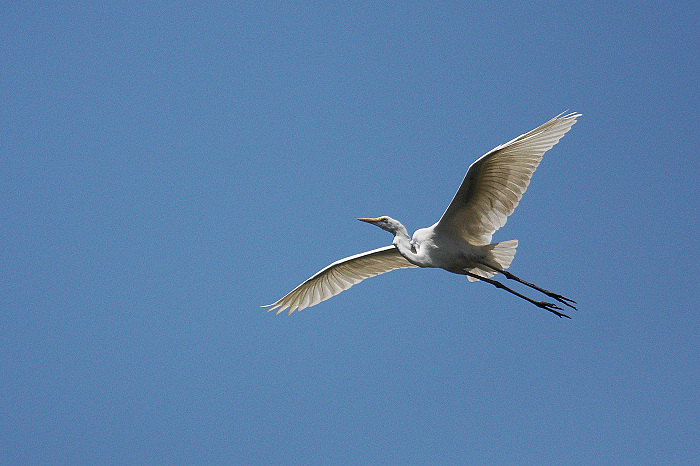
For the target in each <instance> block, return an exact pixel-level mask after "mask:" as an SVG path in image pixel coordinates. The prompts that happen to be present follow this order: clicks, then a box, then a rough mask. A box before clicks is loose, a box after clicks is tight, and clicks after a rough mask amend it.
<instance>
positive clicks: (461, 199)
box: [435, 113, 581, 246]
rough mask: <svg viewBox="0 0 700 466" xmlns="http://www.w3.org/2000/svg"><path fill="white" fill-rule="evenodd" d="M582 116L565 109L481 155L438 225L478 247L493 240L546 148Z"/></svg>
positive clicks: (523, 190) (549, 147)
mask: <svg viewBox="0 0 700 466" xmlns="http://www.w3.org/2000/svg"><path fill="white" fill-rule="evenodd" d="M562 115H563V116H562ZM579 116H581V115H580V114H578V113H569V114H567V115H564V114H560V115H558V116H556V117H554V118H552V119H551V120H549V121H548V122H547V123H545V124H543V125H542V126H540V127H538V128H535V129H533V130H532V131H530V132H529V133H525V134H522V135H520V136H518V137H517V138H515V139H513V140H512V141H510V142H507V143H505V144H503V145H500V146H498V147H496V148H495V149H493V150H491V151H490V152H488V153H487V154H485V155H483V156H481V157H480V158H479V159H478V160H477V161H476V162H474V163H473V164H471V166H470V167H469V170H468V171H467V174H466V176H465V177H464V180H463V181H462V184H461V186H460V187H459V189H458V190H457V194H456V195H455V197H454V199H452V202H451V203H450V205H449V206H448V207H447V210H446V211H445V213H444V214H443V215H442V217H441V218H440V221H439V222H438V223H437V225H436V226H435V229H436V230H437V231H439V230H442V231H444V232H449V233H452V234H456V235H459V236H461V237H462V238H464V239H466V240H468V241H469V242H470V243H472V244H474V245H476V246H481V245H485V244H489V243H490V242H491V237H492V236H493V233H494V232H495V231H496V230H498V229H499V228H501V227H502V226H503V225H505V224H506V220H507V218H508V216H509V215H510V214H512V213H513V211H514V210H515V208H516V207H517V205H518V203H519V202H520V199H521V198H522V196H523V193H524V192H525V190H526V189H527V186H528V185H529V184H530V178H532V174H533V173H534V172H535V169H536V168H537V166H538V165H539V164H540V161H541V160H542V156H543V155H544V153H545V152H547V151H548V150H549V149H551V148H552V147H553V146H554V145H555V144H556V143H557V142H559V140H560V139H561V138H562V137H563V136H564V134H566V132H567V131H569V129H571V127H572V126H573V124H574V123H576V118H578V117H579Z"/></svg>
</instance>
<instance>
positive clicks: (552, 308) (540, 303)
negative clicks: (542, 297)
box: [466, 272, 571, 319]
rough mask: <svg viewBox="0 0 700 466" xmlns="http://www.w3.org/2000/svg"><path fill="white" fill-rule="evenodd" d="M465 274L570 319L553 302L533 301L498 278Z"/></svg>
mask: <svg viewBox="0 0 700 466" xmlns="http://www.w3.org/2000/svg"><path fill="white" fill-rule="evenodd" d="M466 274H467V276H469V277H472V278H476V279H477V280H482V281H485V282H486V283H490V284H492V285H493V286H495V287H496V288H500V289H502V290H506V291H507V292H509V293H512V294H514V295H515V296H517V297H519V298H522V299H524V300H525V301H527V302H530V303H532V304H534V305H535V306H537V307H540V308H542V309H546V310H548V311H549V312H551V313H553V314H556V315H557V316H559V317H566V318H567V319H571V317H569V316H567V315H566V314H563V313H561V312H559V311H558V310H561V308H560V307H559V306H557V305H556V304H554V303H548V302H545V301H535V300H534V299H531V298H528V297H527V296H525V295H524V294H520V293H518V292H517V291H515V290H513V289H511V288H508V287H507V286H506V285H504V284H503V283H501V282H499V281H498V280H493V279H491V278H486V277H480V276H479V275H476V274H474V273H471V272H466ZM565 304H566V303H565ZM557 309H558V310H557Z"/></svg>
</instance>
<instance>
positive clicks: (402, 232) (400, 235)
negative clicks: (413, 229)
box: [393, 225, 416, 259]
mask: <svg viewBox="0 0 700 466" xmlns="http://www.w3.org/2000/svg"><path fill="white" fill-rule="evenodd" d="M393 233H394V241H393V243H394V246H396V248H397V249H398V250H399V252H400V253H401V255H402V256H404V257H405V258H406V259H408V258H409V257H411V256H415V254H416V250H415V249H414V248H413V246H412V245H411V238H410V237H409V236H408V230H406V227H404V226H403V225H401V226H400V227H399V228H397V229H396V231H394V232H393Z"/></svg>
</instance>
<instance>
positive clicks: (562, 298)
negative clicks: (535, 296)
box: [545, 291, 576, 310]
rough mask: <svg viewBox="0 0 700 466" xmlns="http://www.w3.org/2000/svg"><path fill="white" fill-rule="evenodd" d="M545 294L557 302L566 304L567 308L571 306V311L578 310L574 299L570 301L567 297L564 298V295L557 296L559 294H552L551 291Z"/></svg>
mask: <svg viewBox="0 0 700 466" xmlns="http://www.w3.org/2000/svg"><path fill="white" fill-rule="evenodd" d="M545 294H546V295H547V296H549V297H550V298H552V299H556V300H557V301H559V302H560V303H562V304H564V305H565V306H569V307H570V308H571V309H573V310H576V306H574V304H576V301H574V300H573V299H569V298H567V297H566V296H562V295H560V294H557V293H552V292H551V291H550V292H548V293H545ZM572 303H573V304H572Z"/></svg>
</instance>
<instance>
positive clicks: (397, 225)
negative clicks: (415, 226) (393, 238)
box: [358, 216, 403, 234]
mask: <svg viewBox="0 0 700 466" xmlns="http://www.w3.org/2000/svg"><path fill="white" fill-rule="evenodd" d="M358 220H359V221H361V222H367V223H371V224H372V225H377V226H378V227H379V228H381V229H382V230H386V231H388V232H390V233H393V234H396V232H397V231H399V230H400V229H401V228H403V225H401V222H399V221H398V220H394V219H393V218H391V217H387V216H383V217H377V218H358Z"/></svg>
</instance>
